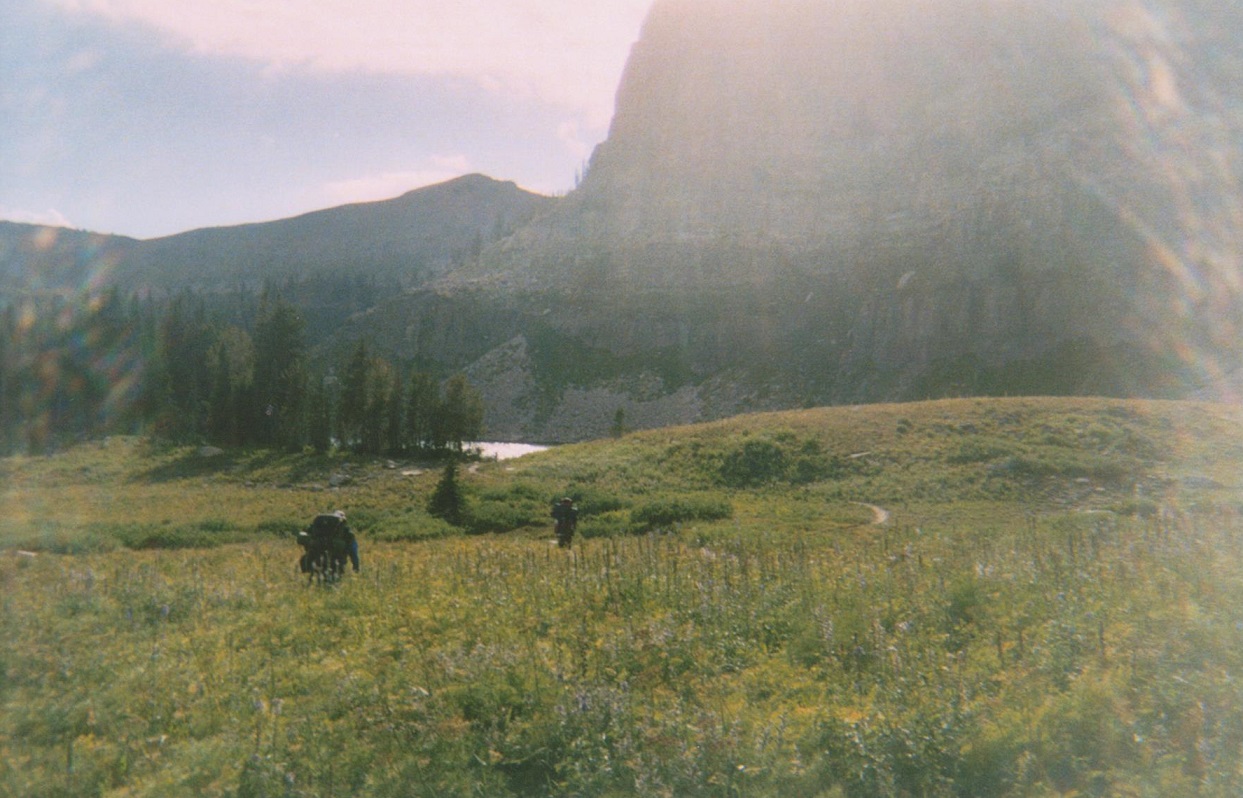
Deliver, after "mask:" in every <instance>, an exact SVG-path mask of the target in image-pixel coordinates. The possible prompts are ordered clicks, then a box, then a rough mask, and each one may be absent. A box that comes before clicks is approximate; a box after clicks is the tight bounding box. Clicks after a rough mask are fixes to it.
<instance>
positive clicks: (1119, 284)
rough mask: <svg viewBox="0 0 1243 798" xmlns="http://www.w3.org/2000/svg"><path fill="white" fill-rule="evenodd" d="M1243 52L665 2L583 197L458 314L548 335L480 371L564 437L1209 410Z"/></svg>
mask: <svg viewBox="0 0 1243 798" xmlns="http://www.w3.org/2000/svg"><path fill="white" fill-rule="evenodd" d="M1240 41H1243V10H1240V9H1235V8H1234V7H1229V8H1225V7H1222V6H1221V5H1220V4H1209V3H1203V2H1196V1H1195V0H1165V1H1164V2H1140V1H1139V0H1097V1H1096V2H1084V1H1081V0H1075V1H1074V2H1072V1H1071V0H1039V1H1037V0H1011V1H1010V2H1004V3H999V2H995V1H994V0H937V2H931V1H924V2H911V1H910V0H868V2H864V1H863V0H846V1H845V2H841V3H824V2H822V1H821V0H789V1H788V2H782V3H771V2H766V1H764V0H657V2H656V3H655V5H654V7H653V8H652V11H651V13H650V15H649V17H648V19H647V21H646V23H645V26H644V28H643V32H642V35H641V38H640V41H639V42H638V43H637V44H636V45H635V47H634V49H633V51H632V53H631V57H630V59H629V62H628V64H627V67H626V71H625V74H624V77H623V80H622V83H621V87H620V89H619V91H618V95H617V108H616V115H615V117H614V120H613V124H612V128H611V131H610V134H609V137H608V140H607V141H606V142H604V143H603V144H601V145H600V146H599V147H598V148H597V150H596V152H595V153H594V155H593V157H592V159H591V162H590V168H589V170H588V172H587V174H586V175H585V177H584V180H583V182H582V184H581V186H580V188H579V189H577V190H576V191H575V192H573V193H572V194H571V195H569V196H568V197H567V198H566V199H565V200H564V201H563V202H562V203H561V204H560V205H559V206H558V207H557V208H556V209H554V211H553V212H552V213H550V214H549V215H548V216H546V217H543V218H542V219H541V220H537V221H536V222H534V223H533V224H531V225H529V226H527V227H526V228H524V229H522V230H520V231H518V232H517V233H516V234H515V235H514V236H512V237H510V238H508V239H506V240H504V241H502V242H501V243H500V244H498V245H497V246H495V247H492V248H489V249H487V250H485V251H484V253H483V256H482V257H481V258H480V260H479V262H478V263H477V264H474V265H473V266H471V267H469V268H466V269H462V270H458V271H456V272H454V273H453V274H451V275H449V278H448V285H447V286H442V287H441V288H440V289H439V292H438V294H437V296H436V297H435V299H434V302H435V304H437V305H441V304H443V303H444V301H445V300H444V295H445V294H446V293H448V294H449V295H452V293H453V291H454V290H457V291H460V292H461V294H460V296H461V297H462V301H463V302H464V303H470V304H472V305H477V304H478V303H479V302H480V301H487V302H491V303H492V304H494V305H495V306H496V307H497V308H498V309H504V310H505V311H506V312H508V313H509V314H510V315H513V316H514V317H515V318H518V317H522V318H525V321H524V322H522V323H516V324H515V325H513V326H512V327H511V328H510V329H508V330H505V331H500V330H494V329H488V330H487V331H486V332H487V333H488V334H489V336H490V337H493V338H494V339H495V343H496V345H497V349H496V350H495V351H494V353H493V356H492V357H491V358H485V359H484V360H483V361H481V364H484V365H480V366H479V367H478V371H480V372H481V373H483V374H488V373H491V374H497V375H501V376H498V377H496V378H495V379H494V380H492V382H493V383H495V384H494V385H493V386H492V388H491V389H490V390H491V393H493V394H494V395H497V396H506V397H507V399H506V400H505V401H504V402H498V403H497V406H496V407H495V408H490V410H493V413H492V415H490V418H497V417H504V418H507V419H511V420H513V421H514V422H515V423H516V424H517V425H518V426H517V428H518V429H523V430H526V431H527V434H532V432H533V433H534V434H535V435H536V436H537V437H554V436H556V435H558V434H560V431H561V430H562V429H565V428H567V427H572V428H574V429H576V430H577V432H576V433H575V434H602V433H603V432H604V431H606V430H607V428H608V424H609V420H610V419H611V418H612V417H613V414H614V412H615V410H616V409H618V408H622V409H624V410H626V411H627V414H628V415H631V417H636V418H639V417H643V418H644V422H645V423H646V422H648V421H652V422H653V423H654V422H655V421H656V418H652V419H648V418H646V417H645V416H644V414H645V412H646V411H647V410H652V411H653V415H654V416H655V417H659V418H663V419H666V420H687V419H694V418H702V417H704V416H710V415H713V414H718V413H726V412H732V411H735V410H740V409H752V408H754V407H767V406H790V405H795V404H802V403H836V402H859V401H876V400H891V399H911V398H921V397H926V396H939V395H946V394H979V393H985V394H996V393H1060V394H1065V393H1101V394H1113V395H1149V396H1173V395H1182V394H1183V393H1185V392H1186V391H1187V390H1188V389H1190V388H1194V387H1198V386H1200V385H1202V384H1205V383H1206V382H1207V381H1210V380H1211V379H1213V377H1214V376H1215V375H1217V374H1220V373H1223V372H1228V371H1230V370H1231V369H1232V368H1234V367H1235V365H1236V364H1237V363H1238V361H1239V341H1240V336H1241V333H1243V302H1241V301H1240V297H1241V295H1243V269H1241V268H1240V263H1241V258H1243V224H1240V223H1239V220H1240V219H1243V192H1241V191H1240V181H1239V176H1240V169H1243V160H1241V159H1243V112H1241V111H1240V109H1241V108H1243V88H1241V87H1243V46H1240V44H1239V42H1240ZM422 301H423V300H422V299H420V298H418V297H415V298H413V299H412V300H408V301H405V302H402V303H394V306H393V307H392V308H390V310H389V312H391V313H395V314H399V315H405V316H406V317H417V316H420V315H421V314H422V310H421V307H422V306H421V304H420V303H421V302H422ZM503 315H504V314H503V313H502V312H500V310H498V311H497V312H495V313H492V314H488V318H489V319H493V320H495V319H498V318H501V317H502V316H503ZM451 351H453V350H451ZM502 364H504V365H503V367H502ZM517 375H525V376H524V378H525V379H527V380H529V384H530V385H531V386H533V387H532V391H533V393H530V394H529V395H527V396H526V400H525V407H526V408H527V410H526V411H523V412H521V413H513V412H509V413H508V414H504V413H503V412H502V411H504V409H505V408H513V407H515V406H524V405H523V402H522V401H518V400H517V399H515V397H514V391H513V388H512V386H513V385H514V384H515V380H516V379H517ZM588 396H590V397H591V398H590V399H588V398H586V397H588ZM580 399H581V400H582V402H580V401H579V400H580ZM571 407H573V409H572V410H571V409H570V408H571ZM657 407H661V408H663V409H661V410H659V411H657V410H655V408H657ZM587 418H591V419H592V421H591V423H590V426H589V429H584V427H583V425H584V424H585V423H586V421H585V420H586V419H587Z"/></svg>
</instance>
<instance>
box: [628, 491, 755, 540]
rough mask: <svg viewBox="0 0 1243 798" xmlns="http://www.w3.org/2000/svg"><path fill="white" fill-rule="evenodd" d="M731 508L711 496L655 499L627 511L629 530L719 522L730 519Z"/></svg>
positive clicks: (639, 530) (732, 510)
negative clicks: (694, 522) (693, 522)
mask: <svg viewBox="0 0 1243 798" xmlns="http://www.w3.org/2000/svg"><path fill="white" fill-rule="evenodd" d="M733 514H734V508H733V507H732V506H731V505H730V503H729V502H728V501H726V500H724V499H721V498H718V497H715V496H698V497H697V496H681V497H675V498H667V499H658V500H656V501H652V502H648V503H647V504H644V505H641V506H639V507H636V508H634V509H633V510H631V511H630V521H631V528H632V530H633V531H635V532H648V531H650V530H653V529H660V528H663V527H670V526H674V525H675V524H683V523H687V522H689V521H720V520H722V519H725V518H730V517H732V516H733Z"/></svg>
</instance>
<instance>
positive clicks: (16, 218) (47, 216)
mask: <svg viewBox="0 0 1243 798" xmlns="http://www.w3.org/2000/svg"><path fill="white" fill-rule="evenodd" d="M0 219H4V220H6V221H10V222H18V223H20V224H43V225H48V226H49V227H73V224H72V223H71V222H70V221H69V220H68V219H67V218H65V216H64V214H62V213H61V212H60V211H58V210H56V209H55V208H48V209H47V210H44V211H29V210H26V209H24V208H9V207H5V206H4V205H0Z"/></svg>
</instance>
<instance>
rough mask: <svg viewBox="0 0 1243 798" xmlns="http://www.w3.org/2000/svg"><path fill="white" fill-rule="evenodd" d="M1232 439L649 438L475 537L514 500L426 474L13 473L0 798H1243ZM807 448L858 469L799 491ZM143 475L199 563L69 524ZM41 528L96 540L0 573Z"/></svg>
mask: <svg viewBox="0 0 1243 798" xmlns="http://www.w3.org/2000/svg"><path fill="white" fill-rule="evenodd" d="M1232 413H1234V411H1230V410H1227V409H1219V408H1212V407H1205V406H1178V407H1177V408H1174V407H1166V406H1154V405H1138V404H1136V405H1132V404H1120V403H1087V402H1083V403H1080V402H1068V403H1039V402H1029V401H1023V402H1011V403H1005V402H998V403H974V402H972V403H935V404H931V405H925V406H906V407H895V408H874V409H868V410H866V411H861V410H852V409H842V410H838V411H832V412H829V413H824V412H821V413H807V414H787V415H781V416H774V417H754V418H748V419H740V420H737V421H734V422H730V423H725V424H719V425H707V426H704V427H696V428H688V429H686V430H670V431H660V432H653V433H645V434H643V435H636V436H628V437H626V438H623V439H622V440H620V441H618V442H616V443H614V444H610V445H606V444H592V445H586V446H580V447H569V448H567V449H565V450H562V451H558V452H549V453H545V454H542V455H538V456H534V457H531V458H530V459H527V458H524V459H523V460H520V461H515V462H513V463H510V464H504V463H502V464H493V465H487V466H484V467H482V468H480V469H478V470H477V471H476V472H475V473H470V472H466V473H464V474H463V475H462V476H463V484H464V486H465V487H466V488H467V489H468V491H469V493H470V498H471V501H472V502H473V503H474V505H473V506H474V510H475V512H476V517H485V516H486V517H489V518H500V517H503V513H502V512H501V510H502V509H503V508H505V507H512V508H514V513H515V517H516V518H518V521H517V522H516V524H517V525H516V526H513V527H512V528H511V531H508V532H505V533H504V534H476V535H462V534H460V531H457V532H455V531H454V530H452V529H446V528H445V527H444V526H443V525H442V526H439V527H433V526H425V524H427V523H428V522H427V520H426V519H425V517H424V516H423V515H421V507H422V506H423V504H424V499H425V497H426V495H427V493H428V492H429V491H430V489H431V487H432V486H433V485H434V482H435V479H436V476H437V475H436V473H434V472H433V473H429V474H425V475H420V476H407V475H403V474H402V473H401V472H402V471H403V470H407V471H409V470H410V469H405V468H404V467H401V468H397V469H390V468H388V467H387V465H386V464H383V463H379V464H372V465H370V466H365V465H363V464H356V465H355V466H353V468H352V472H351V473H352V474H353V475H354V480H353V483H352V485H351V486H350V487H349V488H345V489H342V490H339V491H327V490H322V489H321V490H310V489H300V488H288V487H281V486H280V485H282V484H284V483H285V481H286V476H285V475H286V474H287V473H288V469H290V468H294V467H304V466H298V465H297V464H296V463H295V462H294V461H289V462H284V463H282V462H273V461H265V462H263V463H262V464H258V465H255V466H254V467H246V468H244V469H242V470H234V468H235V467H236V465H237V463H236V462H235V463H234V465H232V466H230V467H229V468H228V469H224V470H220V471H212V472H209V473H205V472H204V471H203V470H202V469H196V470H195V472H194V473H192V474H188V475H185V476H176V475H175V474H174V473H173V472H170V471H164V472H161V479H162V480H164V481H162V482H156V483H153V482H151V481H150V480H148V479H145V478H136V477H134V476H133V475H134V474H135V473H136V472H137V473H140V474H141V473H149V472H150V469H151V463H152V460H153V459H158V458H160V457H163V456H164V455H162V454H160V453H154V452H145V453H144V452H140V451H138V449H140V448H141V446H140V445H138V444H135V445H134V447H132V448H134V451H132V452H131V454H129V455H126V457H131V456H132V457H133V458H134V459H125V458H119V457H118V459H115V460H114V459H112V458H111V457H105V456H104V455H103V454H98V453H92V452H75V453H71V454H69V455H66V456H65V457H63V458H52V459H44V460H38V461H8V462H6V463H5V464H4V468H5V469H6V478H7V480H8V482H7V483H6V484H7V487H6V491H8V492H9V494H8V495H9V496H10V497H18V498H19V499H20V505H19V506H20V507H21V508H22V510H21V512H22V513H23V514H24V515H22V516H20V517H18V518H16V519H7V520H6V523H7V524H9V526H8V529H9V532H7V533H6V534H9V535H10V537H8V538H7V540H8V541H9V544H8V545H9V548H7V549H6V550H4V551H3V552H0V602H3V612H2V613H0V643H2V644H3V645H0V674H2V675H3V681H2V682H0V794H6V795H10V794H11V795H22V796H78V795H82V796H86V795H90V796H96V795H117V796H120V795H125V796H163V795H206V796H236V797H237V798H242V797H243V796H245V797H247V798H253V797H254V796H317V797H318V796H345V795H358V796H411V795H415V796H417V795H429V796H430V795H436V796H443V795H460V796H475V795H487V796H506V795H522V796H526V795H549V796H610V795H618V796H620V795H643V796H672V795H676V796H684V795H685V796H743V795H746V796H826V797H827V796H900V795H910V796H1046V795H1049V796H1051V795H1161V796H1165V795H1171V796H1173V795H1204V796H1234V795H1238V794H1243V770H1241V769H1240V768H1241V765H1243V687H1240V684H1239V680H1238V674H1239V673H1243V661H1241V660H1243V610H1241V609H1240V608H1243V515H1241V508H1240V504H1239V501H1238V492H1237V490H1238V488H1237V486H1238V484H1239V483H1238V478H1237V476H1233V474H1234V473H1236V472H1234V471H1232V469H1235V468H1237V467H1238V466H1239V464H1240V463H1239V461H1240V460H1241V459H1243V455H1240V446H1239V444H1238V440H1239V436H1238V431H1239V429H1240V426H1239V423H1238V418H1237V414H1234V415H1232ZM1098 427H1099V429H1101V430H1104V431H1105V432H1100V433H1097V432H1094V430H1096V429H1097V428H1098ZM1005 431H1008V432H1009V434H1008V435H1003V434H1002V433H1003V432H1005ZM1082 440H1091V441H1093V443H1092V445H1091V446H1090V447H1084V446H1081V445H1080V443H1079V442H1080V441H1082ZM755 441H763V442H765V443H763V444H761V445H758V446H757V445H755V443H754V442H755ZM809 441H810V442H812V443H814V444H815V445H810V444H809ZM972 441H974V442H975V443H976V444H978V449H977V450H974V451H973V450H971V449H970V448H969V446H968V445H969V444H970V443H971V442H972ZM127 451H130V450H129V449H127ZM774 452H779V453H780V454H779V455H777V454H774ZM732 453H741V454H737V455H734V454H732ZM748 453H749V454H748ZM105 454H106V452H105ZM180 456H181V455H176V454H174V455H173V462H174V470H175V468H176V465H175V464H176V462H177V459H176V458H177V457H180ZM1019 456H1021V457H1030V458H1035V459H1037V460H1039V461H1041V462H1045V463H1047V464H1050V465H1049V466H1047V467H1042V468H1039V469H1034V470H1033V469H1014V468H1010V467H1005V466H1004V464H1005V463H1007V462H1008V461H1009V460H1010V458H1013V457H1019ZM96 457H98V458H101V459H99V460H98V465H92V463H93V462H95V460H94V459H93V458H96ZM748 458H751V459H750V460H749V459H748ZM800 458H804V459H808V460H813V461H818V462H828V463H835V464H837V466H840V467H836V466H835V468H834V469H831V470H830V471H825V472H822V473H819V474H818V475H817V476H816V478H815V479H814V480H812V481H810V482H809V481H805V480H804V479H803V475H805V474H806V473H807V469H801V470H800V469H799V468H798V467H797V466H795V465H793V464H796V463H798V462H799V459H800ZM1095 458H1106V459H1109V460H1110V461H1111V462H1119V463H1123V464H1124V465H1125V467H1126V470H1125V473H1124V475H1123V476H1119V475H1118V473H1117V472H1112V471H1110V472H1108V473H1106V472H1102V471H1099V470H1089V471H1088V472H1085V471H1083V470H1082V466H1083V464H1085V463H1087V464H1091V463H1093V462H1097V460H1096V459H1095ZM999 463H1000V464H1003V465H1002V466H1000V467H999V466H998V464H999ZM756 464H758V465H756ZM775 464H776V465H775ZM781 464H784V465H783V466H782V467H778V465H781ZM84 465H85V466H90V467H91V468H92V474H95V475H98V474H99V473H100V471H101V470H106V471H108V472H109V475H108V476H107V477H106V478H105V477H97V476H92V477H91V478H90V480H87V479H86V478H85V477H83V476H81V474H82V471H81V469H82V467H83V466H84ZM752 466H754V468H755V469H760V470H762V471H763V473H764V474H765V476H764V478H763V479H761V480H755V481H752V480H750V479H746V480H743V481H744V482H747V483H748V485H747V486H745V487H743V486H741V485H740V483H739V480H738V479H737V476H738V474H739V473H745V472H746V469H751V468H752ZM341 467H342V465H341V463H340V462H336V463H330V464H328V467H327V468H326V469H325V470H324V471H317V472H315V473H314V474H309V475H305V477H304V478H307V479H310V478H311V477H314V478H315V479H317V480H318V479H321V478H322V477H323V476H324V475H326V474H327V473H328V472H329V471H335V470H337V469H340V468H341ZM739 468H743V469H744V471H743V472H740V471H739V470H738V469H739ZM752 470H754V469H752ZM75 474H76V476H75ZM248 482H249V483H251V485H249V486H248V485H247V484H246V483H248ZM161 485H170V486H175V487H178V488H179V489H180V493H181V494H183V498H181V499H180V502H181V503H180V504H177V505H175V506H176V507H179V508H181V514H180V517H178V518H177V519H175V520H170V524H168V525H167V526H172V527H175V528H178V529H183V530H187V532H186V534H187V535H188V534H189V533H190V531H195V533H196V534H199V533H201V534H203V535H208V536H212V540H211V545H210V546H207V547H203V546H198V547H186V546H183V545H180V543H182V542H186V541H185V540H183V539H180V538H179V539H178V543H177V544H176V545H170V546H166V547H161V548H151V547H149V546H147V545H144V544H143V543H142V541H144V540H150V538H144V536H143V535H144V534H145V533H144V530H159V529H161V528H163V526H165V525H163V524H162V519H160V518H159V517H158V516H159V514H160V513H161V512H169V510H168V509H164V510H160V509H158V508H147V509H145V510H143V511H141V513H145V514H140V515H139V517H137V518H135V519H134V520H133V522H132V523H130V524H127V523H126V521H125V519H124V518H123V517H117V518H115V520H113V521H111V522H110V523H111V524H112V526H100V524H101V522H99V521H98V520H95V521H92V522H90V523H84V522H79V521H75V519H74V518H73V517H72V516H71V514H70V510H68V509H66V508H62V507H60V506H59V502H58V501H57V500H56V497H57V496H58V495H63V494H61V493H60V491H66V490H67V491H77V490H82V491H88V492H89V491H94V493H93V494H92V495H95V496H98V497H101V498H99V501H100V502H101V504H100V506H101V507H102V508H104V509H105V510H106V511H110V512H111V511H115V509H116V508H117V507H119V506H126V507H128V506H131V505H130V503H131V502H133V503H134V504H133V506H137V504H139V503H140V502H139V501H138V499H139V498H140V497H149V496H151V495H152V493H150V491H153V490H154V489H156V488H160V486H161ZM108 493H111V494H113V497H114V504H113V505H112V506H111V510H109V505H108V502H107V501H105V499H104V498H103V497H105V496H106V494H108ZM563 494H571V495H574V496H575V497H576V498H577V499H578V500H579V501H580V507H582V508H583V509H584V510H587V508H593V510H594V512H593V513H591V514H586V515H585V518H584V520H583V526H584V528H586V527H588V526H589V524H593V523H594V524H597V525H598V526H597V527H596V529H597V530H598V531H599V534H598V535H593V536H586V535H584V536H582V537H581V538H580V539H579V540H578V541H576V543H575V546H574V548H573V549H571V550H569V551H564V550H560V549H557V548H556V547H555V546H554V545H553V544H552V542H551V540H550V538H551V532H550V529H549V528H547V526H542V525H541V526H536V523H537V522H538V521H539V520H540V519H539V518H538V517H537V516H539V515H541V514H542V510H543V508H544V507H546V501H547V500H548V499H551V498H552V497H554V496H557V495H563ZM74 495H76V494H74ZM222 497H226V498H237V500H238V501H239V502H240V504H239V505H238V507H239V510H238V516H239V520H237V521H234V520H231V519H232V514H231V513H229V512H226V511H225V510H224V509H222V507H223V506H224V505H222V504H221V503H220V499H221V498H222ZM1141 500H1142V501H1143V502H1149V503H1151V506H1153V507H1155V511H1154V512H1136V513H1128V508H1131V509H1134V508H1136V507H1138V506H1139V504H1138V503H1139V502H1141ZM170 501H171V499H170ZM329 501H331V502H333V503H334V504H336V503H341V504H345V505H347V508H348V509H349V510H350V512H351V518H352V519H357V523H358V524H359V525H360V527H361V528H362V529H363V534H362V540H363V547H364V548H363V572H362V573H361V574H359V575H357V576H355V575H351V576H350V577H348V578H347V579H346V580H345V581H344V582H343V583H342V584H341V585H339V586H336V587H334V588H327V589H325V588H321V587H310V586H307V585H306V584H305V582H304V580H303V578H302V577H301V576H300V575H299V574H297V573H296V569H295V565H294V563H295V559H296V555H297V553H298V549H297V547H296V546H295V545H294V544H293V543H292V542H291V541H290V540H288V539H287V538H285V537H283V534H284V532H285V531H286V527H287V525H290V524H292V525H294V528H296V525H297V523H298V519H299V518H300V516H299V512H300V509H301V508H302V506H303V503H305V506H306V507H308V508H310V507H314V508H319V507H322V506H324V505H325V504H326V503H327V502H329ZM679 502H681V503H679ZM856 502H873V503H881V504H884V505H885V506H886V508H887V509H889V510H891V511H892V514H891V516H890V520H889V522H888V523H887V524H885V525H883V526H876V525H873V524H872V514H871V511H870V510H869V509H867V508H866V507H862V506H860V505H859V504H856ZM1128 503H1130V504H1128ZM1145 506H1148V505H1145ZM661 513H665V515H664V516H661V517H660V518H659V523H650V524H639V523H637V522H639V521H642V520H644V519H645V518H655V517H656V516H658V515H660V514H661ZM34 524H44V525H47V526H46V529H47V530H53V529H55V531H56V534H57V535H59V536H60V537H61V538H63V540H64V541H65V542H66V543H67V544H72V543H73V542H74V541H82V540H95V541H107V545H90V546H87V545H83V546H80V547H78V548H72V547H71V546H65V547H45V548H43V549H40V550H38V551H33V552H32V551H24V552H23V551H18V550H17V548H16V547H14V545H13V542H14V541H27V540H31V539H33V538H32V535H33V533H32V531H31V530H32V529H33V528H34V527H33V525H34ZM500 526H501V527H504V526H506V525H505V524H501V525H500ZM641 529H649V530H652V531H646V532H641V531H639V530H641ZM386 530H398V531H396V532H390V533H389V534H388V535H386V534H384V533H385V531H386ZM433 532H435V534H432V533H433ZM425 533H426V534H425ZM231 535H239V536H240V539H241V540H242V542H240V543H239V542H236V540H237V538H233V540H234V542H227V541H228V539H229V537H230V536H231ZM127 536H128V537H127ZM385 537H387V538H388V539H387V540H384V539H382V538H385ZM135 541H138V543H137V544H135V545H131V544H134V542H135ZM35 542H36V543H37V542H38V540H35ZM160 545H161V546H163V545H164V544H160ZM58 551H73V552H74V553H56V552H58Z"/></svg>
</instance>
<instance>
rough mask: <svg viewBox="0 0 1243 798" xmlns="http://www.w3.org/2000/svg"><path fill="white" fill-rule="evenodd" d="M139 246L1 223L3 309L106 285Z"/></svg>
mask: <svg viewBox="0 0 1243 798" xmlns="http://www.w3.org/2000/svg"><path fill="white" fill-rule="evenodd" d="M137 244H138V241H136V240H134V239H132V238H125V237H123V236H111V235H104V234H102V233H89V232H86V231H85V230H69V229H66V228H63V227H46V226H43V225H32V224H18V223H16V222H4V221H0V304H4V303H5V302H6V301H11V300H12V299H13V298H15V297H18V296H23V295H26V294H31V293H34V294H65V293H72V292H75V291H80V290H85V289H87V288H89V287H92V286H99V285H102V284H104V283H106V282H107V281H108V279H109V277H110V275H111V272H112V270H113V269H114V268H115V267H116V264H117V263H119V262H120V261H122V260H124V259H125V258H126V257H127V256H128V255H129V254H130V253H131V252H133V250H134V247H135V246H136V245H137Z"/></svg>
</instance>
